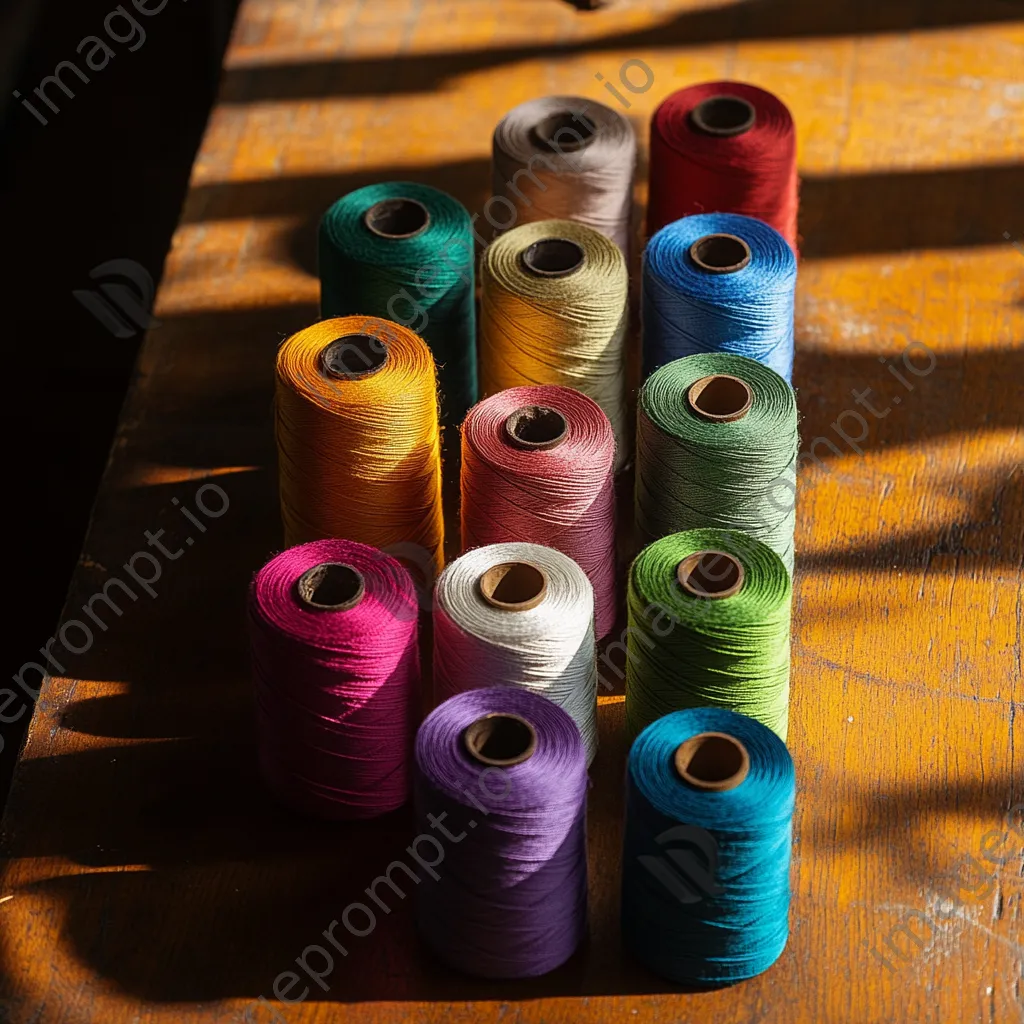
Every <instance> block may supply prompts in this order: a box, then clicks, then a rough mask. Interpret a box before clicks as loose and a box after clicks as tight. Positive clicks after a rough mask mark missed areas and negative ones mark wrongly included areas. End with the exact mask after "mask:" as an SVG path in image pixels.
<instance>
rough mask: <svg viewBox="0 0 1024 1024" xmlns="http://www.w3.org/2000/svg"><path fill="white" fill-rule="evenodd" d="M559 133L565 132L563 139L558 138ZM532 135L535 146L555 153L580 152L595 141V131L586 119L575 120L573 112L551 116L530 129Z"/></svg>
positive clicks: (563, 112)
mask: <svg viewBox="0 0 1024 1024" xmlns="http://www.w3.org/2000/svg"><path fill="white" fill-rule="evenodd" d="M566 129H568V131H566ZM559 132H564V134H563V135H562V137H561V138H559V137H558V133H559ZM530 135H531V137H532V139H533V143H534V145H535V146H537V147H538V148H539V149H549V150H551V151H552V152H554V153H558V152H562V153H576V152H579V150H581V149H586V148H587V146H589V145H590V144H591V143H592V142H593V141H594V139H595V135H594V129H593V128H590V127H588V126H587V122H586V120H585V119H584V118H582V117H580V118H578V119H576V118H574V117H573V113H572V111H571V110H560V111H558V113H555V114H549V115H548V116H547V117H545V118H544V119H543V120H542V121H538V122H537V124H535V125H534V126H533V127H532V128H531V129H530Z"/></svg>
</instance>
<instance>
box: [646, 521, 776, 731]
mask: <svg viewBox="0 0 1024 1024" xmlns="http://www.w3.org/2000/svg"><path fill="white" fill-rule="evenodd" d="M791 597H792V587H791V583H790V576H789V573H788V572H787V571H786V567H785V565H783V563H782V559H781V558H779V556H778V555H777V554H776V553H775V552H774V551H772V549H771V548H770V547H768V545H767V544H763V543H762V542H761V541H759V540H757V539H756V538H754V537H750V536H748V535H747V534H745V533H742V532H740V531H738V530H711V529H705V530H688V531H686V532H685V533H675V534H670V535H669V536H668V537H663V538H662V539H661V540H658V541H655V542H654V543H653V544H651V545H649V546H648V547H646V548H644V550H643V551H641V552H640V554H639V555H638V556H637V558H636V559H635V561H634V562H633V565H632V567H631V568H630V571H629V582H628V593H627V597H626V611H627V615H628V626H627V632H626V644H627V658H626V727H627V730H628V732H629V735H630V736H636V735H637V734H638V733H639V732H640V731H641V730H642V729H644V728H646V727H647V726H648V725H650V723H651V722H653V721H655V720H656V719H658V718H661V717H662V715H667V714H669V713H670V712H672V711H678V710H681V709H683V708H694V707H719V708H727V709H728V710H730V711H737V712H739V713H741V714H744V715H747V716H748V717H750V718H754V719H756V720H757V721H759V722H761V723H762V724H764V725H765V726H767V727H768V728H769V729H772V730H773V731H774V732H775V733H777V734H778V735H779V736H780V737H781V738H782V739H783V740H785V738H786V731H787V728H788V724H789V629H790V604H791Z"/></svg>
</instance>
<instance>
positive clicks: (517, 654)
mask: <svg viewBox="0 0 1024 1024" xmlns="http://www.w3.org/2000/svg"><path fill="white" fill-rule="evenodd" d="M434 598H435V599H434V695H435V698H436V703H441V702H442V701H444V700H447V699H448V698H449V697H451V696H453V695H454V694H456V693H461V692H463V691H465V690H472V689H476V688H477V687H479V686H515V687H519V688H521V689H524V690H529V691H531V692H533V693H536V694H539V695H540V696H542V697H547V698H548V699H549V700H551V701H553V702H554V703H555V704H558V705H559V706H560V707H563V708H565V710H566V711H567V712H568V713H569V714H570V715H571V716H572V718H573V719H574V721H575V722H576V724H577V726H578V727H579V730H580V733H581V734H582V736H583V743H584V746H585V747H586V750H587V762H588V763H589V762H590V761H592V760H593V759H594V754H595V753H596V751H597V657H596V651H595V647H594V591H593V588H592V587H591V585H590V580H588V579H587V576H586V574H585V573H584V572H583V570H582V569H581V568H580V567H579V566H578V565H577V564H576V563H575V562H574V561H573V560H572V559H571V558H568V557H567V556H566V555H563V554H562V553H561V551H555V550H554V549H553V548H546V547H543V546H541V545H540V544H516V543H510V544H491V545H489V546H488V547H484V548H474V549H473V550H472V551H467V552H466V553H465V554H464V555H462V556H461V557H459V558H457V559H455V561H454V562H452V563H451V564H450V565H449V566H448V568H447V569H445V571H444V572H443V573H442V574H441V577H440V578H439V579H438V581H437V587H436V589H435V593H434Z"/></svg>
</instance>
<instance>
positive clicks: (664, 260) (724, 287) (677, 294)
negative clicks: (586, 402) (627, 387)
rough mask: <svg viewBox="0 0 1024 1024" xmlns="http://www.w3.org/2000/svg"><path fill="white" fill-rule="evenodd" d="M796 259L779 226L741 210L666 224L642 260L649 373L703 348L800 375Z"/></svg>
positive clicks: (645, 352) (788, 375) (787, 376)
mask: <svg viewBox="0 0 1024 1024" xmlns="http://www.w3.org/2000/svg"><path fill="white" fill-rule="evenodd" d="M795 292H796V257H795V256H794V255H793V250H792V249H791V248H790V247H789V245H788V243H787V242H786V240H785V239H784V238H783V237H782V235H780V234H779V233H778V232H777V231H776V230H775V229H774V228H771V227H769V226H768V225H767V224H765V223H763V222H762V221H759V220H755V219H754V218H753V217H744V216H742V215H741V214H738V213H703V214H698V215H696V216H693V217H684V218H683V219H682V220H677V221H674V222H673V223H671V224H667V225H666V226H665V227H663V228H662V229H661V230H660V231H659V232H657V233H656V234H655V235H654V236H653V237H652V238H651V240H650V241H649V242H648V243H647V248H646V249H645V250H644V259H643V374H644V378H645V379H646V378H647V377H648V376H649V375H650V374H652V373H653V372H654V371H655V370H657V369H658V368H659V367H661V366H664V365H665V364H666V363H669V362H671V361H672V360H673V359H679V358H681V357H682V356H689V355H693V354H694V353H697V352H732V353H735V354H736V355H741V356H746V357H747V358H748V359H756V360H757V361H758V362H759V363H764V365H765V366H769V367H771V368H772V369H773V370H775V372H776V373H778V374H780V375H781V376H782V377H785V379H786V380H787V381H789V380H791V379H792V376H793V305H794V299H795Z"/></svg>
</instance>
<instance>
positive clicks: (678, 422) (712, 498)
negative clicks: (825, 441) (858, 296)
mask: <svg viewBox="0 0 1024 1024" xmlns="http://www.w3.org/2000/svg"><path fill="white" fill-rule="evenodd" d="M799 444H800V438H799V434H798V432H797V409H796V396H795V395H794V394H793V389H792V388H791V387H790V385H789V384H787V383H786V381H785V380H783V378H782V377H780V376H779V375H778V374H777V373H776V372H775V371H774V370H771V369H769V368H768V367H767V366H763V365H762V364H761V363H758V362H755V361H754V360H752V359H747V358H746V357H745V356H737V355H731V354H728V353H720V352H719V353H707V354H700V355H692V356H687V357H685V358H683V359H676V360H674V361H673V362H671V363H668V364H667V365H666V366H663V367H662V368H661V369H660V370H658V371H656V372H655V373H653V374H652V375H651V376H650V377H649V378H648V379H647V381H646V383H645V384H644V386H643V389H642V390H641V392H640V400H639V403H638V408H637V440H636V452H637V455H636V461H637V473H636V495H635V506H636V524H637V532H638V533H639V535H640V539H641V543H643V544H649V543H650V542H651V541H653V540H657V539H658V538H659V537H664V536H666V535H667V534H670V533H677V532H679V531H681V530H692V529H698V528H701V527H705V526H708V527H715V528H720V529H726V530H743V531H744V532H745V533H749V534H750V535H751V536H754V537H757V538H758V539H759V540H762V541H764V542H765V543H766V544H767V545H768V546H769V547H771V548H772V549H773V550H774V551H776V552H777V553H778V554H779V556H780V557H781V558H782V561H783V562H784V563H785V566H786V569H787V570H788V571H789V573H790V574H792V572H793V556H794V552H793V531H794V527H795V524H796V460H797V453H798V450H799Z"/></svg>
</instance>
